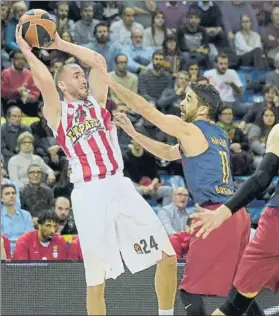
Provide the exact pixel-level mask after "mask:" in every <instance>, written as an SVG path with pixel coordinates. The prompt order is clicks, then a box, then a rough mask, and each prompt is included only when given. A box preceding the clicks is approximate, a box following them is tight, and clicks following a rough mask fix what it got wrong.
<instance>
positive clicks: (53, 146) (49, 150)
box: [30, 103, 65, 172]
mask: <svg viewBox="0 0 279 316" xmlns="http://www.w3.org/2000/svg"><path fill="white" fill-rule="evenodd" d="M38 117H39V118H40V120H39V121H38V122H34V123H33V124H31V126H30V128H31V131H32V134H33V135H34V154H35V155H38V156H40V157H41V158H43V160H44V161H45V163H46V164H48V165H49V166H50V167H51V169H52V170H54V171H56V172H58V171H60V164H61V159H63V158H64V157H65V154H64V152H63V150H62V149H61V148H60V146H58V144H57V141H56V140H55V138H54V136H53V132H52V130H51V129H50V128H49V126H48V125H47V121H46V119H45V118H44V117H43V103H40V104H39V107H38Z"/></svg>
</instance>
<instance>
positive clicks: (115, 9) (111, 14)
mask: <svg viewBox="0 0 279 316" xmlns="http://www.w3.org/2000/svg"><path fill="white" fill-rule="evenodd" d="M127 2H128V1H127ZM125 3H126V1H125ZM123 5H124V3H123V1H97V2H95V10H94V17H95V18H96V19H98V20H100V21H106V22H107V23H108V24H111V22H113V21H114V20H115V19H118V17H119V15H120V13H121V12H122V10H123Z"/></svg>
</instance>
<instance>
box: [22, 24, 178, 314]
mask: <svg viewBox="0 0 279 316" xmlns="http://www.w3.org/2000/svg"><path fill="white" fill-rule="evenodd" d="M16 38H17V43H18V45H19V47H20V49H21V51H22V52H23V54H24V55H25V57H26V59H27V62H28V64H29V66H30V69H31V72H32V76H33V80H34V82H35V84H36V86H37V87H38V88H39V89H40V91H41V93H42V96H43V100H44V116H45V118H46V119H47V121H48V124H49V126H50V127H51V128H52V130H53V132H54V135H55V136H56V140H57V142H58V143H59V144H60V146H61V147H62V149H63V150H64V152H65V154H66V155H67V158H68V159H69V163H70V166H71V169H72V173H71V182H73V183H74V190H73V193H72V206H73V211H74V216H75V221H76V225H77V229H78V233H79V240H80V245H81V249H82V254H83V259H84V266H85V275H86V282H87V312H88V314H89V315H106V306H105V298H104V285H105V279H108V278H116V277H117V276H119V275H120V274H121V273H122V272H124V266H123V262H122V259H121V255H120V251H121V254H122V257H123V258H124V260H125V263H126V265H127V267H128V268H129V269H130V271H131V272H132V273H135V272H138V271H141V270H144V269H147V268H149V267H150V266H152V265H154V264H155V263H157V270H156V275H155V289H156V294H157V298H158V305H159V314H160V315H173V306H174V300H175V294H176V287H177V265H176V256H175V252H174V250H173V248H172V246H171V244H170V241H169V239H168V236H167V234H166V232H165V230H164V228H163V226H162V224H161V222H160V220H159V219H158V217H157V216H156V214H155V212H154V211H153V210H152V208H151V207H150V206H149V205H148V204H147V202H146V201H145V200H144V199H143V198H142V197H141V196H140V195H139V194H138V193H137V191H136V189H135V187H134V185H133V184H132V182H131V181H130V180H129V179H127V178H124V176H123V172H122V169H123V160H122V156H121V151H120V147H119V145H118V140H117V131H116V127H115V126H114V124H113V123H112V122H111V120H110V113H109V112H108V111H107V110H106V109H105V104H106V100H107V92H108V86H107V85H106V84H104V82H102V81H100V80H98V77H99V75H100V74H101V73H102V72H104V73H106V72H107V69H106V62H105V60H104V58H103V57H102V56H101V55H99V54H97V53H95V52H93V51H91V50H89V49H87V48H84V47H81V46H78V45H74V44H71V43H68V42H65V41H63V40H62V39H61V38H60V37H59V35H58V34H56V37H55V42H54V43H53V44H52V45H51V46H49V47H48V48H49V49H58V50H61V51H64V52H67V53H69V54H71V55H73V56H75V57H77V58H78V59H80V60H81V61H82V62H83V63H84V64H87V65H89V66H90V67H92V69H91V72H90V74H89V80H88V82H87V80H86V79H85V76H84V72H83V70H82V69H81V67H80V66H79V65H77V64H69V65H65V66H64V67H63V68H61V69H60V70H59V71H58V72H57V73H56V77H55V82H54V80H53V78H52V76H51V74H50V72H49V71H48V69H47V67H46V66H45V65H44V64H43V63H42V62H41V61H40V60H39V59H37V58H36V56H35V55H34V54H33V53H32V51H31V48H30V47H29V46H28V44H27V43H26V42H25V41H24V40H23V38H22V36H21V28H20V27H18V28H17V34H16ZM57 89H58V90H59V92H60V93H61V95H62V96H63V98H62V99H63V100H62V101H60V96H59V93H58V91H57Z"/></svg>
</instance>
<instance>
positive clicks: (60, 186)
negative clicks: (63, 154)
mask: <svg viewBox="0 0 279 316" xmlns="http://www.w3.org/2000/svg"><path fill="white" fill-rule="evenodd" d="M71 171H72V170H71V167H70V166H69V161H68V160H67V159H65V160H63V168H62V171H61V174H60V178H59V180H58V182H57V183H56V184H55V186H54V187H53V193H54V197H55V198H57V197H59V196H64V197H66V198H68V199H69V200H71V194H72V191H73V188H74V185H73V184H72V183H71V182H70V175H71Z"/></svg>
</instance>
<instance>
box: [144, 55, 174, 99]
mask: <svg viewBox="0 0 279 316" xmlns="http://www.w3.org/2000/svg"><path fill="white" fill-rule="evenodd" d="M152 63H153V69H148V70H147V71H145V72H143V73H141V74H140V75H139V93H140V94H141V95H142V96H143V97H144V98H145V99H146V100H147V101H148V102H150V103H153V104H154V105H155V104H156V102H157V100H159V98H160V97H161V94H162V92H163V91H164V89H166V88H171V87H172V86H173V80H172V76H171V75H170V73H169V72H167V71H165V70H163V63H164V54H163V52H162V51H155V52H154V53H153V55H152Z"/></svg>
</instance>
